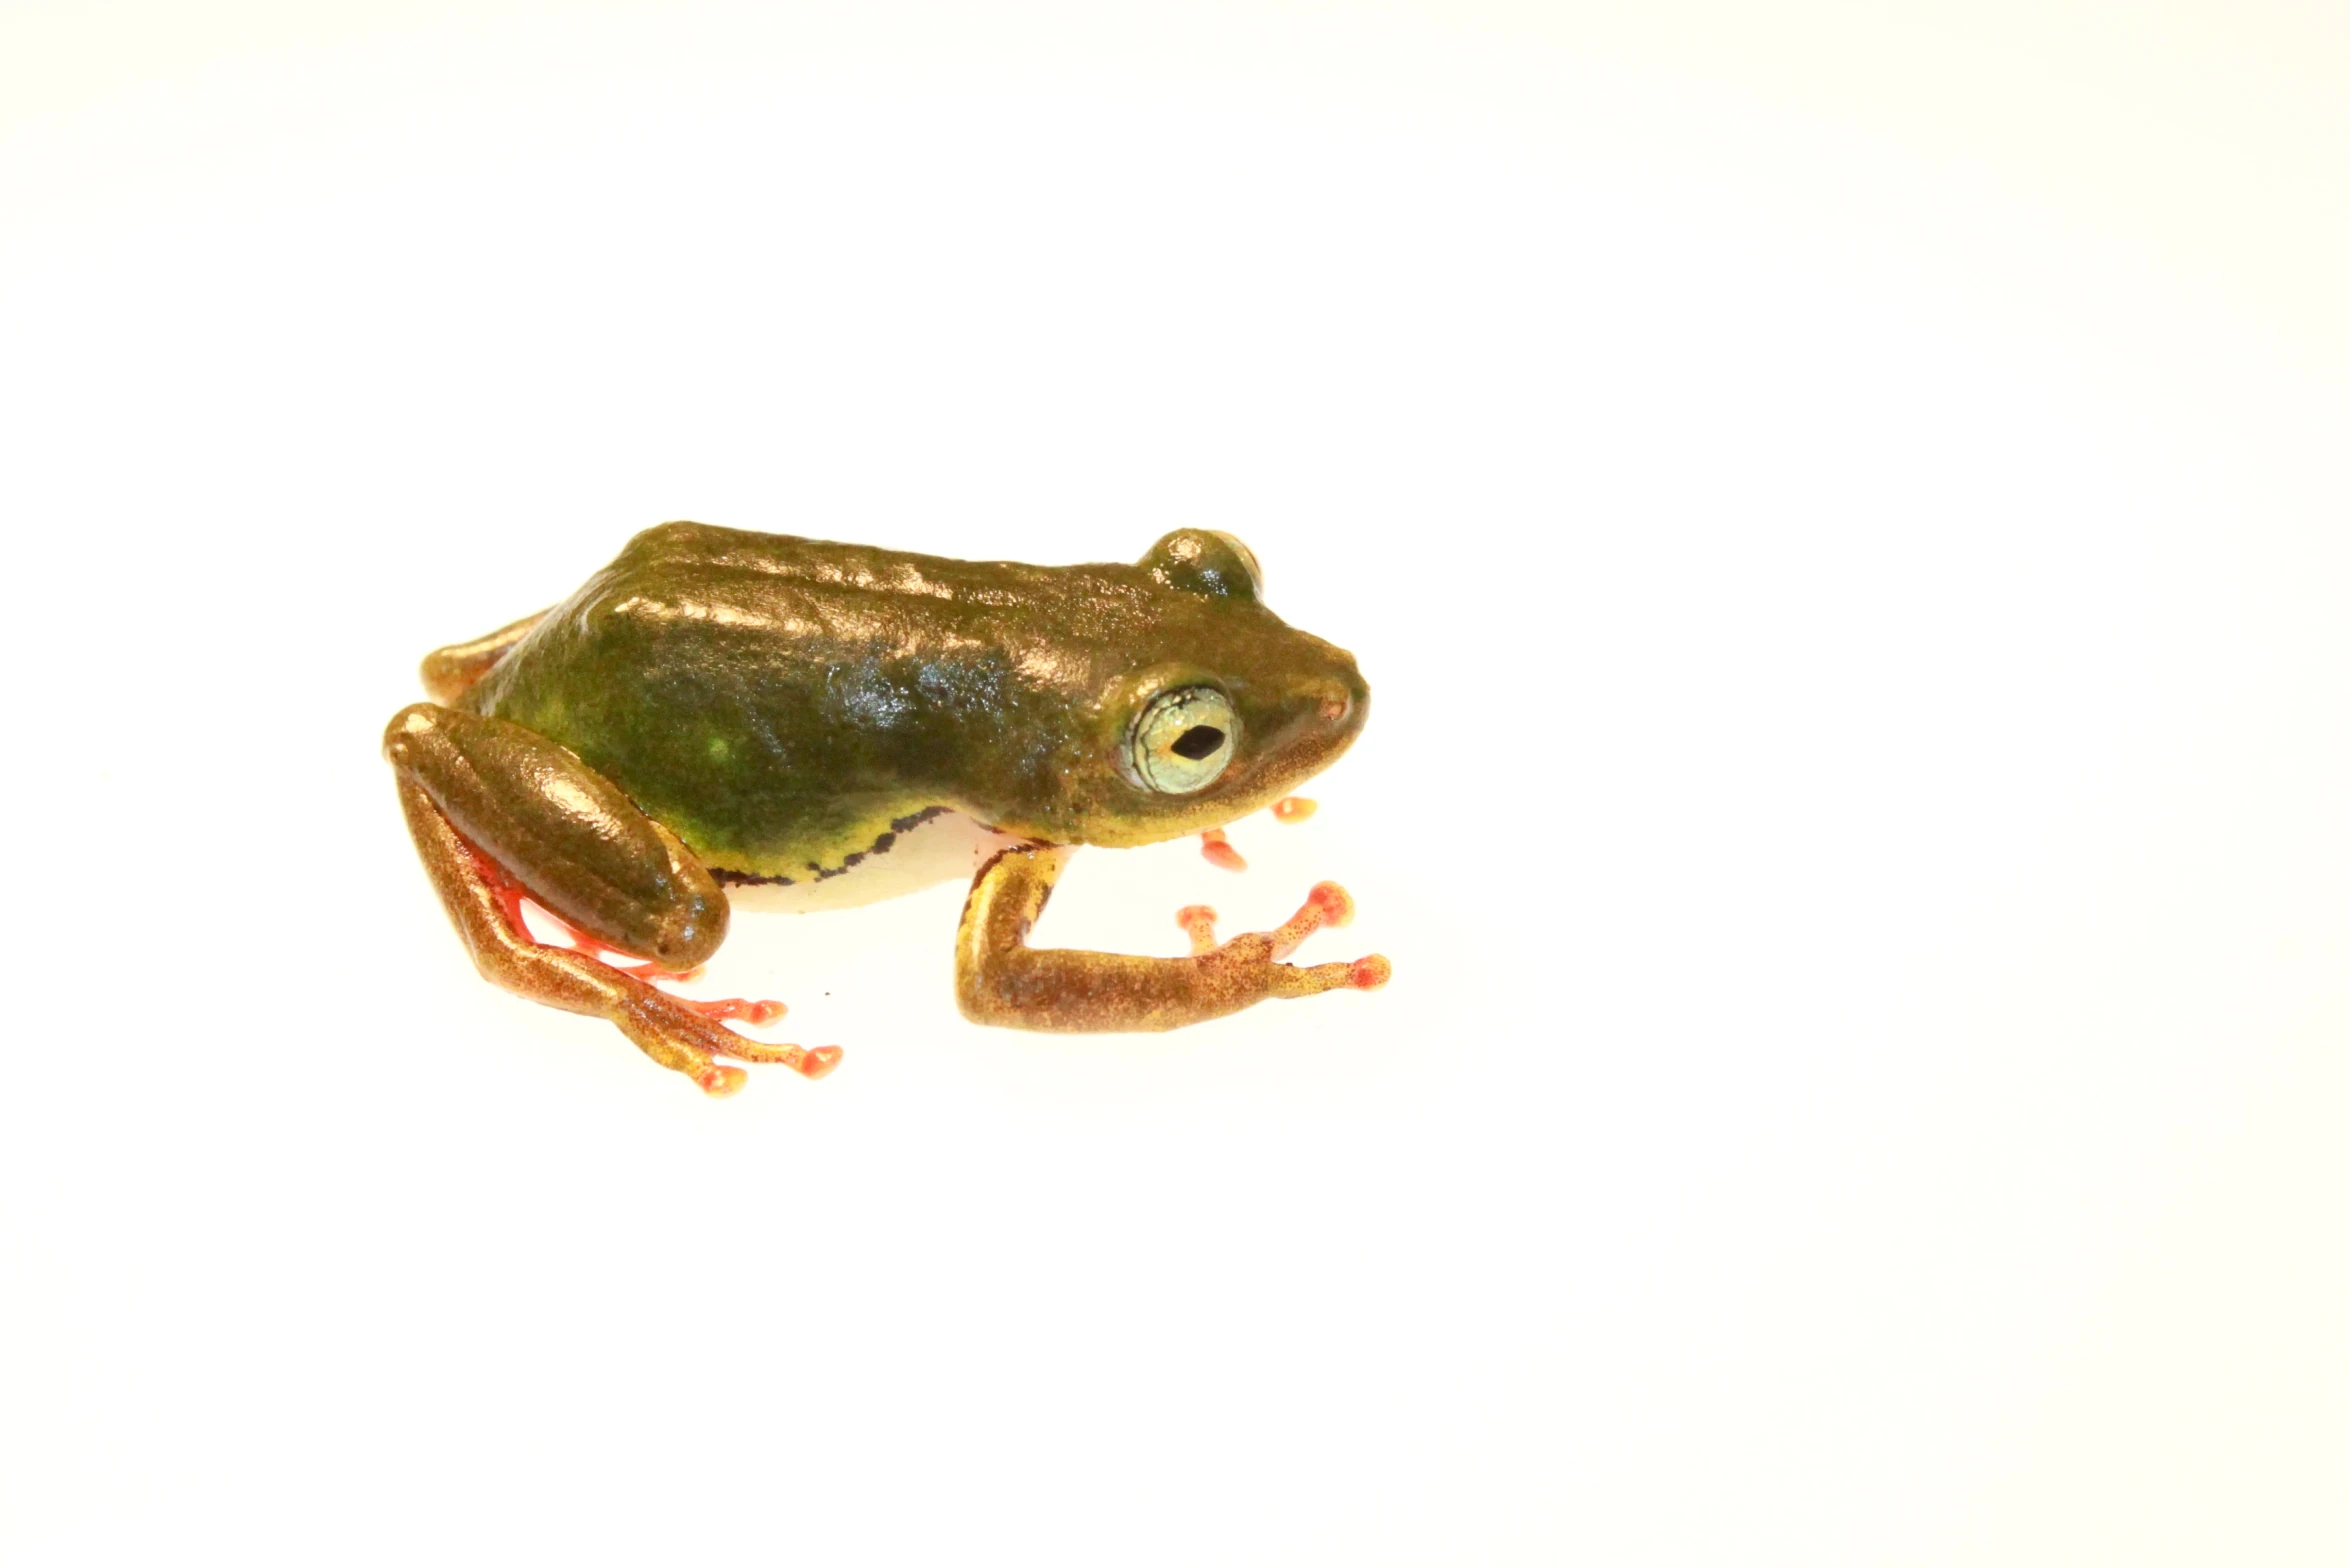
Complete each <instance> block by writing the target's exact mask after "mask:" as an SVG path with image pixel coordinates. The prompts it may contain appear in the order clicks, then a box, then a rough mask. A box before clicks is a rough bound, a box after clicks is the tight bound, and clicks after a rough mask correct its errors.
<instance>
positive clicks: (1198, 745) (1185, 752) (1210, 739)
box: [1167, 724, 1224, 762]
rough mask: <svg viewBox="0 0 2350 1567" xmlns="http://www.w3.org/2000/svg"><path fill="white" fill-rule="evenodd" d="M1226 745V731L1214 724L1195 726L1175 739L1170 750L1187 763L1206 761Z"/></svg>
mask: <svg viewBox="0 0 2350 1567" xmlns="http://www.w3.org/2000/svg"><path fill="white" fill-rule="evenodd" d="M1223 743H1224V731H1223V730H1221V729H1218V728H1217V727H1215V725H1213V724H1194V725H1192V726H1191V727H1190V728H1189V729H1186V730H1184V731H1183V733H1181V734H1179V735H1177V736H1176V737H1175V743H1174V744H1173V745H1171V746H1169V747H1167V749H1168V750H1170V751H1172V752H1174V753H1175V754H1176V755H1177V756H1180V757H1182V758H1183V759H1184V760H1185V761H1187V762H1200V761H1205V760H1206V759H1207V758H1209V757H1211V756H1214V755H1215V754H1216V747H1218V746H1220V745H1222V744H1223Z"/></svg>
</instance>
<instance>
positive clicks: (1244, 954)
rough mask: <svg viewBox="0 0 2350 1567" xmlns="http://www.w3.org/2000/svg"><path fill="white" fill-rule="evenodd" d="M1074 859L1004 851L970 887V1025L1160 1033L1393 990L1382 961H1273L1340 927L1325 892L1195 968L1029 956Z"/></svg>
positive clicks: (962, 969) (1043, 952)
mask: <svg viewBox="0 0 2350 1567" xmlns="http://www.w3.org/2000/svg"><path fill="white" fill-rule="evenodd" d="M1074 852H1075V851H1074V850H1072V849H1069V848H1066V847H1061V846H1056V845H1048V844H1031V845H1027V846H1024V847H1021V848H1017V849H1007V850H1006V851H1004V852H1003V853H1002V854H999V855H997V856H996V857H995V858H994V859H993V860H990V861H989V862H988V863H987V865H986V866H985V867H983V868H982V869H981V870H980V872H979V875H978V877H977V878H976V879H975V880H973V882H972V883H971V896H970V899H969V901H968V902H966V903H965V904H964V905H963V926H962V929H961V931H960V932H959V933H958V934H957V936H956V940H955V999H956V1001H957V1002H958V1003H960V1005H961V1006H962V1009H963V1015H964V1016H965V1017H967V1018H969V1019H971V1020H972V1021H973V1022H975V1023H993V1024H997V1025H1000V1026H1003V1027H1007V1028H1035V1029H1055V1030H1065V1031H1069V1032H1075V1033H1110V1032H1131V1031H1155V1030H1159V1029H1168V1028H1180V1027H1182V1026H1183V1025H1184V1024H1186V1023H1200V1022H1205V1021H1206V1020H1207V1019H1209V1018H1215V1017H1222V1016H1224V1015H1225V1014H1226V1013H1228V1012H1238V1011H1239V1010H1240V1009H1241V1008H1243V1007H1248V1006H1254V1005H1255V1004H1256V1003H1257V1002H1259V1001H1263V1000H1265V999H1266V998H1267V997H1271V996H1310V995H1315V994H1318V993H1320V992H1322V991H1325V990H1336V989H1339V988H1340V987H1342V986H1345V987H1352V988H1354V989H1358V990H1368V989H1371V988H1373V987H1375V986H1376V985H1378V984H1381V983H1384V982H1385V980H1386V977H1387V965H1386V960H1385V959H1382V958H1362V959H1358V960H1356V961H1355V962H1353V963H1319V964H1315V965H1314V966H1312V967H1310V968H1298V967H1294V966H1292V965H1290V964H1287V963H1282V962H1278V961H1276V960H1277V959H1279V958H1281V957H1283V956H1286V955H1287V954H1288V952H1289V951H1290V949H1291V948H1293V947H1295V946H1296V945H1297V943H1298V942H1299V941H1301V940H1303V939H1304V937H1305V936H1306V935H1307V934H1308V933H1309V932H1311V931H1312V930H1313V929H1315V928H1317V927H1318V926H1320V925H1323V924H1335V923H1342V922H1343V920H1342V918H1340V917H1334V914H1333V911H1335V910H1337V908H1338V904H1337V903H1335V902H1331V901H1330V900H1327V899H1324V898H1323V897H1322V896H1321V893H1320V891H1319V889H1317V895H1316V897H1315V898H1314V899H1309V900H1308V903H1307V906H1306V907H1305V908H1304V909H1301V910H1300V911H1299V912H1298V915H1297V917H1296V918H1295V919H1293V920H1291V921H1290V923H1289V924H1287V925H1285V926H1283V927H1282V928H1281V929H1280V930H1279V931H1273V932H1257V933H1255V934H1251V935H1246V936H1235V937H1234V938H1232V940H1230V941H1227V942H1225V943H1224V944H1223V945H1221V946H1214V945H1212V944H1210V943H1209V942H1207V941H1197V940H1195V943H1194V944H1195V947H1197V948H1198V950H1196V951H1194V953H1193V954H1192V956H1190V957H1188V958H1145V957H1134V956H1129V955H1127V954H1124V953H1115V952H1082V951H1073V950H1068V949H1061V948H1044V949H1038V948H1033V947H1030V946H1029V945H1028V944H1027V942H1028V933H1029V931H1030V930H1031V929H1032V928H1033V927H1034V926H1035V924H1036V920H1037V917H1038V916H1039V915H1041V914H1042V913H1043V912H1044V906H1045V900H1046V899H1047V898H1049V897H1050V896H1051V895H1052V890H1053V884H1054V882H1056V881H1058V880H1059V879H1060V875H1061V872H1062V870H1063V869H1064V868H1066V867H1067V865H1068V863H1069V856H1070V855H1071V854H1072V853H1074ZM1331 892H1332V893H1334V894H1335V893H1336V889H1335V888H1333V889H1331ZM1336 896H1337V898H1339V899H1343V897H1344V894H1336ZM1185 912H1186V915H1187V916H1188V915H1191V914H1193V913H1194V912H1199V913H1204V912H1205V911H1190V910H1187V911H1185ZM1211 917H1212V916H1211Z"/></svg>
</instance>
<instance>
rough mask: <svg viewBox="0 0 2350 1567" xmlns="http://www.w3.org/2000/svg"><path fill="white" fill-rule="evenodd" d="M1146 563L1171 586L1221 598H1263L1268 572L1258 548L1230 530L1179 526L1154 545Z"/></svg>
mask: <svg viewBox="0 0 2350 1567" xmlns="http://www.w3.org/2000/svg"><path fill="white" fill-rule="evenodd" d="M1142 567H1143V569H1144V570H1146V571H1148V572H1149V573H1150V574H1151V575H1152V576H1154V577H1156V578H1158V579H1159V581H1160V582H1161V583H1163V584H1165V585H1166V586H1168V587H1170V588H1180V589H1182V590H1183V591H1184V592H1186V593H1210V594H1214V595H1216V596H1217V597H1219V598H1230V599H1249V600H1251V601H1254V600H1256V599H1259V598H1262V597H1263V596H1264V592H1265V573H1264V570H1263V568H1261V567H1259V566H1258V565H1257V557H1256V552H1255V551H1253V550H1251V549H1250V548H1249V547H1248V546H1247V545H1245V544H1243V543H1241V542H1240V541H1239V540H1238V539H1236V538H1234V537H1233V536H1232V535H1231V534H1229V533H1219V532H1216V531H1215V530H1213V529H1209V528H1178V529H1176V530H1175V531H1174V532H1173V533H1170V534H1168V535H1167V536H1166V537H1165V538H1163V539H1161V540H1159V542H1158V543H1156V544H1154V545H1152V546H1151V547H1150V549H1149V551H1148V552H1147V553H1145V554H1144V556H1143V557H1142Z"/></svg>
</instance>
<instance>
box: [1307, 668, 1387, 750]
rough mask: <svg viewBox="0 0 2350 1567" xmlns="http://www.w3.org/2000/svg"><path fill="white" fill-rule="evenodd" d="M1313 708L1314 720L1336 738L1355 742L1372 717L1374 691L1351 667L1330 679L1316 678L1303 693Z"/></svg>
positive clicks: (1334, 673)
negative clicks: (1331, 731)
mask: <svg viewBox="0 0 2350 1567" xmlns="http://www.w3.org/2000/svg"><path fill="white" fill-rule="evenodd" d="M1301 694H1302V695H1303V696H1304V697H1305V699H1306V700H1307V701H1308V702H1310V703H1312V704H1313V714H1314V717H1315V718H1317V719H1319V720H1320V721H1321V723H1322V724H1323V725H1324V726H1325V727H1326V728H1328V729H1330V730H1333V731H1335V732H1336V733H1337V734H1339V735H1341V736H1344V737H1347V738H1350V739H1351V738H1352V737H1353V735H1354V733H1355V731H1356V730H1358V729H1360V728H1362V727H1363V720H1364V718H1365V717H1367V716H1368V715H1369V713H1370V708H1371V688H1370V686H1369V685H1367V684H1366V683H1365V682H1364V680H1363V677H1362V676H1361V675H1360V674H1358V673H1357V672H1356V671H1355V668H1354V666H1353V665H1352V664H1351V663H1350V664H1348V665H1346V666H1345V667H1344V668H1342V669H1339V670H1336V671H1334V672H1332V673H1330V674H1327V675H1316V676H1314V677H1313V678H1312V679H1310V680H1308V681H1307V682H1306V683H1305V689H1304V691H1303V692H1302V693H1301Z"/></svg>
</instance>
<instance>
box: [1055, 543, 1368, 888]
mask: <svg viewBox="0 0 2350 1567" xmlns="http://www.w3.org/2000/svg"><path fill="white" fill-rule="evenodd" d="M1137 564H1138V566H1139V577H1140V580H1139V581H1137V582H1135V584H1134V586H1135V590H1136V591H1135V592H1134V593H1133V594H1131V595H1130V597H1129V602H1130V603H1131V604H1133V605H1134V606H1135V609H1134V612H1133V613H1132V614H1131V615H1130V616H1125V617H1121V619H1123V620H1125V621H1126V626H1125V635H1124V636H1123V637H1122V638H1121V641H1122V643H1123V645H1124V657H1123V659H1122V660H1120V661H1119V662H1118V663H1117V664H1116V665H1115V666H1108V665H1097V666H1096V679H1097V682H1098V683H1097V684H1096V686H1095V691H1096V693H1097V694H1096V698H1095V700H1094V701H1093V702H1092V703H1091V704H1089V712H1088V714H1087V718H1086V721H1085V722H1084V723H1082V724H1081V725H1080V726H1079V727H1080V729H1081V730H1082V731H1083V732H1082V734H1081V735H1078V736H1073V737H1072V738H1073V739H1075V740H1076V741H1077V744H1078V747H1079V749H1080V750H1081V752H1082V753H1083V754H1082V756H1081V757H1071V758H1068V760H1070V761H1072V762H1075V763H1076V764H1077V765H1075V766H1071V767H1069V768H1067V770H1066V771H1065V772H1064V774H1063V777H1064V779H1065V780H1066V781H1067V786H1068V793H1067V795H1066V796H1065V798H1064V799H1063V800H1062V801H1061V802H1058V803H1059V804H1060V806H1061V809H1062V811H1065V812H1066V813H1067V815H1066V816H1065V817H1064V819H1063V822H1062V823H1061V824H1060V825H1062V826H1063V827H1064V829H1065V831H1066V836H1069V837H1072V838H1074V839H1076V840H1077V841H1082V842H1086V843H1098V844H1107V845H1111V846H1114V847H1129V846H1132V845H1136V844H1144V843H1157V842H1160V841H1162V840H1164V839H1168V838H1179V837H1182V836H1184V835H1185V834H1187V833H1196V832H1204V831H1206V830H1207V829H1208V828H1211V827H1220V826H1223V825H1224V824H1225V823H1227V822H1230V821H1233V820H1235V819H1236V818H1238V817H1242V816H1246V815H1248V814H1249V813H1250V812H1252V811H1257V810H1261V809H1263V808H1264V807H1265V806H1268V805H1270V804H1272V803H1273V802H1274V801H1275V800H1278V799H1280V798H1281V797H1282V796H1284V795H1286V794H1289V793H1290V792H1292V791H1293V790H1295V789H1296V788H1297V787H1298V786H1299V785H1301V784H1303V783H1304V782H1305V781H1306V780H1307V779H1309V778H1311V777H1313V776H1314V774H1316V773H1318V772H1320V771H1321V770H1322V769H1323V768H1325V767H1328V766H1329V765H1330V764H1331V763H1332V762H1334V761H1336V760H1337V759H1338V758H1339V756H1340V755H1341V754H1342V753H1343V752H1344V751H1345V750H1346V748H1347V747H1348V746H1349V745H1351V744H1353V743H1354V737H1355V736H1356V734H1357V733H1359V732H1360V731H1361V729H1362V727H1363V720H1364V718H1365V717H1366V716H1367V715H1368V714H1369V712H1370V706H1371V688H1370V687H1369V686H1368V685H1366V684H1364V682H1363V677H1362V676H1361V674H1359V673H1358V672H1357V671H1356V669H1355V661H1354V656H1353V655H1352V654H1350V653H1348V652H1346V651H1345V650H1344V649H1342V648H1336V647H1333V646H1331V645H1330V644H1329V643H1327V642H1325V641H1323V640H1322V639H1321V638H1319V637H1315V636H1309V635H1307V634H1306V633H1305V632H1303V631H1298V630H1295V629H1293V628H1292V627H1290V626H1287V625H1285V624H1283V623H1282V620H1281V618H1280V617H1279V616H1278V615H1275V614H1274V613H1273V612H1272V611H1271V610H1269V609H1267V608H1266V607H1265V606H1264V604H1263V603H1262V602H1261V599H1260V595H1261V593H1262V591H1263V576H1262V573H1261V572H1260V571H1259V570H1258V567H1257V561H1256V557H1255V556H1254V555H1253V554H1251V553H1250V552H1249V549H1248V546H1247V545H1245V544H1243V543H1241V542H1240V541H1239V540H1238V539H1236V538H1234V537H1232V536H1231V535H1230V534H1228V533H1215V532H1210V531H1208V530H1206V529H1203V528H1185V529H1181V530H1178V531H1177V532H1174V533H1170V534H1168V535H1167V536H1166V537H1165V538H1163V539H1161V540H1159V541H1158V543H1156V544H1154V545H1152V546H1151V548H1150V550H1149V552H1148V553H1147V554H1145V555H1144V556H1143V557H1142V559H1141V561H1140V562H1138V563H1137ZM1123 569H1124V570H1126V571H1127V572H1128V573H1129V574H1132V573H1133V572H1134V568H1123ZM1056 814H1058V813H1056Z"/></svg>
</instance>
